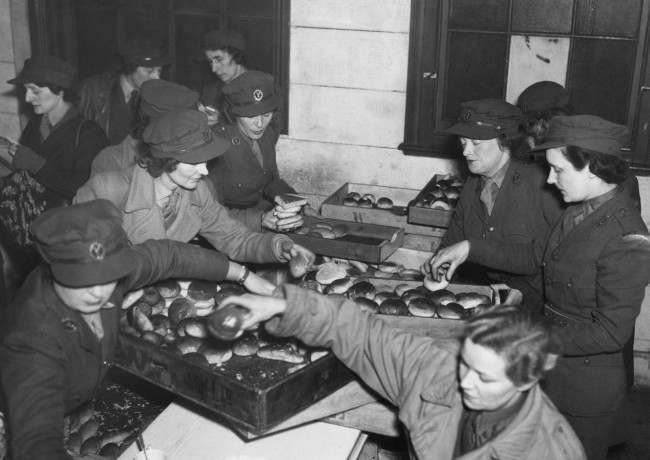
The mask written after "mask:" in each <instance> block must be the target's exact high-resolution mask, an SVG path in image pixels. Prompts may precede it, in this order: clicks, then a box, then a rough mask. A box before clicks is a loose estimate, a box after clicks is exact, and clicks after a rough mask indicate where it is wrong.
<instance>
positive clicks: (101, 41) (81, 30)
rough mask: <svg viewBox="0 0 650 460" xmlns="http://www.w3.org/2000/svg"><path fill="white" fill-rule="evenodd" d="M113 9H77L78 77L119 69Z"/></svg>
mask: <svg viewBox="0 0 650 460" xmlns="http://www.w3.org/2000/svg"><path fill="white" fill-rule="evenodd" d="M116 24H117V14H116V12H115V10H112V11H110V10H109V11H107V10H100V9H96V10H93V9H85V8H79V9H78V10H77V45H78V47H79V48H78V52H79V54H78V56H79V76H80V77H88V76H90V75H95V74H98V73H102V72H105V71H107V70H114V69H117V68H119V66H120V64H121V60H120V58H119V56H118V54H117V45H116V43H117V38H116V36H115V31H116V30H117V27H116Z"/></svg>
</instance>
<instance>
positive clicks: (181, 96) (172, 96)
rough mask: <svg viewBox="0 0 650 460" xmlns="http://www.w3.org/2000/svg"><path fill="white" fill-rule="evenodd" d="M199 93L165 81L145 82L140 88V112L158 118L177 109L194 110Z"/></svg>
mask: <svg viewBox="0 0 650 460" xmlns="http://www.w3.org/2000/svg"><path fill="white" fill-rule="evenodd" d="M198 103H199V93H197V92H196V91H192V90H191V89H189V88H187V87H185V86H183V85H179V84H177V83H174V82H171V81H167V80H159V79H153V80H147V81H145V82H144V83H142V85H141V86H140V111H141V112H142V113H143V114H145V115H147V116H149V117H151V118H158V117H160V116H162V115H163V114H165V113H167V112H171V111H172V110H179V109H196V108H197V106H198Z"/></svg>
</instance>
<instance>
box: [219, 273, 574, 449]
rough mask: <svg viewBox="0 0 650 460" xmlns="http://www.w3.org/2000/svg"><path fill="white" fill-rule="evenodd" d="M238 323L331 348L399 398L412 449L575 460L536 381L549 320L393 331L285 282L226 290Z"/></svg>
mask: <svg viewBox="0 0 650 460" xmlns="http://www.w3.org/2000/svg"><path fill="white" fill-rule="evenodd" d="M226 302H228V303H230V302H234V303H237V304H240V305H242V306H244V307H245V308H247V309H248V310H249V311H250V313H249V314H248V315H247V317H245V319H244V323H243V327H244V328H251V327H254V326H255V325H256V324H257V323H259V322H261V321H265V320H268V319H269V318H273V317H274V316H275V315H280V317H279V318H273V319H271V320H270V321H269V322H268V323H266V329H267V330H268V331H269V332H271V333H273V334H275V335H278V336H283V337H284V336H295V337H297V338H299V339H300V340H302V341H303V342H305V343H306V344H308V345H311V346H321V347H322V346H326V347H330V348H331V349H332V351H333V352H334V354H335V355H336V356H337V358H339V359H340V360H341V361H342V362H343V363H345V365H346V366H348V367H349V368H350V369H352V370H353V371H354V372H355V373H357V374H358V375H359V376H360V377H361V378H362V379H363V381H364V382H365V383H367V384H368V385H369V386H370V387H371V388H372V389H373V390H375V391H377V392H378V393H379V394H380V395H382V396H383V397H384V398H386V399H388V400H389V401H390V402H392V403H393V404H395V405H396V406H398V408H399V419H400V421H401V422H402V424H403V425H404V427H405V428H406V430H407V436H408V440H409V442H410V452H411V456H412V458H418V459H451V458H461V459H466V460H468V459H486V460H487V459H492V458H512V459H518V460H525V459H530V460H533V459H540V458H544V459H548V460H550V459H567V460H569V459H571V460H580V459H584V458H585V456H584V452H583V451H582V447H581V446H580V443H579V442H578V440H577V439H576V436H575V434H574V433H573V431H572V430H571V428H570V426H569V425H568V423H567V422H566V420H564V419H563V418H562V416H561V415H560V414H559V413H558V412H557V410H556V409H555V407H554V406H553V404H551V402H550V401H549V400H548V398H547V397H546V395H545V394H544V392H543V391H542V390H541V388H540V387H539V384H538V381H539V379H540V378H542V377H543V375H544V373H545V372H546V370H548V369H550V368H552V367H553V364H554V358H555V355H554V354H553V353H554V351H553V344H552V342H551V338H550V331H549V328H548V327H547V326H546V324H545V322H543V321H540V318H539V317H537V318H536V316H535V315H534V314H533V313H531V312H530V311H527V310H525V309H520V308H517V307H514V306H503V307H501V308H493V309H489V310H487V311H485V312H484V313H483V314H482V315H479V316H476V317H474V318H472V319H471V320H470V321H469V322H468V324H467V328H466V329H465V331H464V334H463V336H462V338H461V339H460V340H458V339H450V340H440V339H439V340H436V339H432V338H430V337H425V336H416V335H413V334H411V333H408V332H405V331H402V330H396V329H394V328H392V327H391V326H390V325H389V324H388V323H386V322H384V321H383V320H381V319H380V318H378V317H377V316H374V315H372V314H369V313H368V312H362V311H361V310H360V309H359V307H358V306H357V305H356V304H355V303H354V301H352V300H346V299H340V298H333V297H326V296H322V295H319V294H318V293H315V292H313V291H308V290H304V289H301V288H298V287H296V286H291V285H285V286H283V287H282V291H281V292H276V296H274V297H260V296H254V295H251V294H248V295H244V296H240V297H231V298H229V299H226Z"/></svg>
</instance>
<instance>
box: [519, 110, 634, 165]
mask: <svg viewBox="0 0 650 460" xmlns="http://www.w3.org/2000/svg"><path fill="white" fill-rule="evenodd" d="M628 135H629V131H628V129H627V127H625V126H623V125H619V124H616V123H612V122H611V121H607V120H605V119H603V118H600V117H597V116H596V115H571V116H557V117H553V118H551V123H550V126H549V129H548V132H547V133H546V137H545V138H544V142H543V143H542V144H539V145H536V146H535V147H534V148H533V149H532V150H534V151H536V150H546V149H552V148H557V147H564V146H567V145H573V146H575V147H580V148H583V149H586V150H591V151H593V152H599V153H605V154H607V155H614V156H618V157H620V156H621V155H622V152H621V147H622V146H623V144H624V143H625V142H626V140H627V137H628Z"/></svg>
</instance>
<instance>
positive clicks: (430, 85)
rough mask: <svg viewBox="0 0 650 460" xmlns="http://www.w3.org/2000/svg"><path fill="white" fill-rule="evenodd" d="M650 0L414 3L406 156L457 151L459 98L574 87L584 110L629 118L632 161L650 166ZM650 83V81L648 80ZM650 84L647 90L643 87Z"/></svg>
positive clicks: (423, 0) (449, 0) (417, 0)
mask: <svg viewBox="0 0 650 460" xmlns="http://www.w3.org/2000/svg"><path fill="white" fill-rule="evenodd" d="M648 3H649V2H648V0H598V1H592V0H483V1H480V2H478V1H475V0H412V3H411V5H412V6H411V7H412V11H411V43H410V50H409V74H408V86H407V109H406V123H405V133H404V142H403V143H402V144H401V145H400V149H402V150H403V151H404V152H405V153H407V154H415V155H429V156H442V157H453V156H455V155H456V151H457V145H456V143H455V140H454V139H453V136H447V135H444V134H440V130H442V129H444V128H445V127H448V126H449V125H450V124H451V123H453V121H454V119H455V117H456V116H457V114H458V111H459V104H460V102H462V101H465V100H472V99H481V98H487V97H495V98H504V99H506V100H508V101H509V102H514V101H515V100H516V98H517V96H518V95H519V93H520V92H521V91H522V90H523V89H525V88H526V87H527V86H528V85H529V84H531V83H534V82H535V81H539V80H553V81H556V82H558V83H560V84H563V85H565V86H566V88H567V89H568V90H569V92H570V94H571V101H570V102H571V104H572V105H573V107H574V108H575V109H576V111H577V112H578V113H591V114H595V115H599V116H601V117H603V118H606V119H609V120H611V121H614V122H617V123H621V124H625V125H627V126H628V127H629V128H630V130H631V131H632V139H631V142H630V145H629V153H628V159H629V160H630V161H631V162H632V163H633V164H638V165H650V155H649V154H648V142H649V141H650V139H649V137H648V126H646V123H645V122H643V123H640V120H646V119H647V118H648V116H650V100H646V99H648V95H647V93H648V92H650V69H647V65H646V61H647V56H646V51H645V48H646V40H647V38H646V36H647V22H648ZM643 82H647V83H643ZM646 84H647V85H648V86H649V87H648V88H647V89H646V88H645V86H643V85H646Z"/></svg>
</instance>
